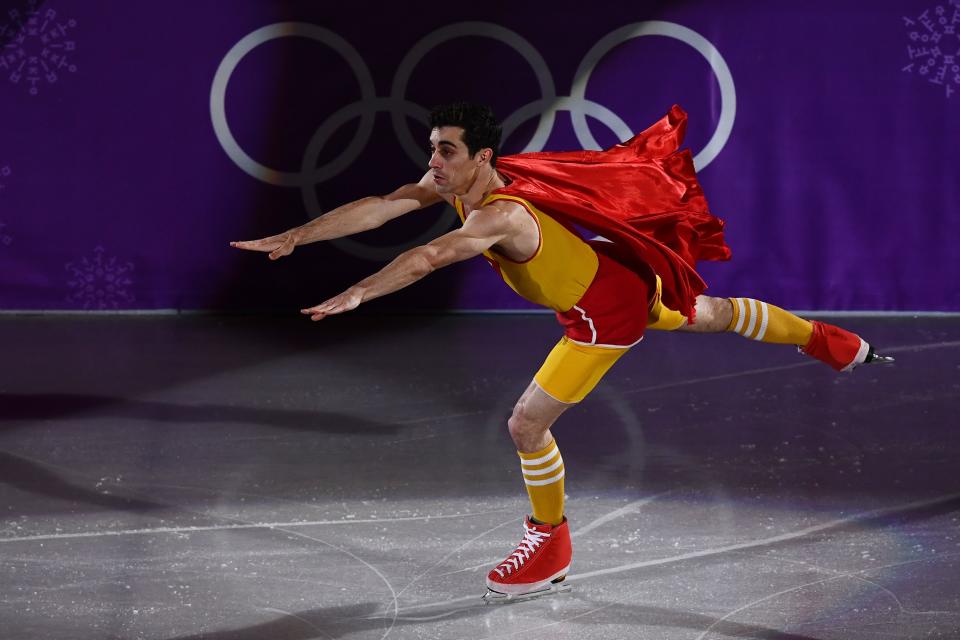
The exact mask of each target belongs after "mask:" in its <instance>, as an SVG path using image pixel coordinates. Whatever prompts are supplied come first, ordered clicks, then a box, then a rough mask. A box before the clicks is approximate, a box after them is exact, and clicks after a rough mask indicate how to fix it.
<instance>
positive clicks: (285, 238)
mask: <svg viewBox="0 0 960 640" xmlns="http://www.w3.org/2000/svg"><path fill="white" fill-rule="evenodd" d="M230 246H231V247H236V248H237V249H246V250H248V251H264V252H266V251H269V252H270V259H271V260H276V259H277V258H282V257H283V256H288V255H290V254H291V253H293V248H294V247H296V246H297V239H296V237H295V236H294V234H293V232H292V231H285V232H284V233H281V234H279V235H276V236H270V237H269V238H260V239H259V240H243V241H240V242H231V243H230Z"/></svg>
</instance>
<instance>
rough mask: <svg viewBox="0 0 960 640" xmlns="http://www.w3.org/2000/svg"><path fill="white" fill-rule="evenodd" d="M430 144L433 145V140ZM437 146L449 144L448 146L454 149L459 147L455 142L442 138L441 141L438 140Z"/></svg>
mask: <svg viewBox="0 0 960 640" xmlns="http://www.w3.org/2000/svg"><path fill="white" fill-rule="evenodd" d="M430 146H433V141H431V142H430ZM436 146H438V147H442V146H448V147H452V148H454V149H456V148H457V145H455V144H454V143H452V142H450V141H449V140H440V141H438V142H437V145H436Z"/></svg>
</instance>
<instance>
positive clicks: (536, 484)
mask: <svg viewBox="0 0 960 640" xmlns="http://www.w3.org/2000/svg"><path fill="white" fill-rule="evenodd" d="M562 479H563V469H561V470H560V473H558V474H557V475H555V476H553V477H552V478H547V479H546V480H527V479H526V478H524V479H523V481H524V482H525V483H526V484H527V486H530V487H542V486H543V485H545V484H553V483H554V482H559V481H560V480H562Z"/></svg>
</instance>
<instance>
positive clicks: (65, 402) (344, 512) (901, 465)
mask: <svg viewBox="0 0 960 640" xmlns="http://www.w3.org/2000/svg"><path fill="white" fill-rule="evenodd" d="M832 321H834V322H836V323H837V324H841V325H842V326H845V327H847V328H849V329H851V330H853V331H856V332H858V333H860V334H861V335H863V336H864V337H865V338H867V339H868V340H870V341H871V342H873V343H875V344H877V345H878V346H879V350H880V351H881V352H882V353H884V354H888V355H892V356H895V357H896V358H897V362H896V364H894V365H889V366H887V365H875V366H872V367H865V368H861V369H860V370H858V371H856V372H854V373H852V374H836V373H834V372H833V371H832V370H830V369H829V368H827V367H826V366H824V365H822V364H820V363H817V362H815V361H813V360H811V359H809V358H806V357H805V356H802V355H800V354H798V353H796V350H795V349H794V348H792V347H777V346H772V345H764V344H758V343H754V342H752V341H749V340H745V339H743V338H740V337H738V336H734V335H718V336H703V335H690V334H666V333H656V332H651V333H649V334H648V336H647V337H646V338H645V340H644V341H643V342H642V343H641V344H640V345H638V346H637V347H635V348H634V349H633V351H632V352H631V353H629V354H628V355H627V356H625V357H624V358H623V359H621V361H620V362H619V363H618V364H617V365H616V366H615V367H614V368H613V370H612V371H611V372H610V374H609V375H608V376H607V377H606V378H605V380H604V381H603V382H602V383H601V385H600V386H599V387H598V389H597V390H596V391H595V392H594V393H593V394H592V395H591V396H590V397H589V398H588V399H587V400H586V401H585V402H584V403H583V404H581V405H580V406H578V407H576V408H574V409H572V410H570V411H568V412H567V413H566V414H565V415H564V416H563V417H561V419H560V421H559V422H558V423H557V425H556V426H555V428H554V434H555V436H556V438H557V441H558V443H559V445H560V447H561V450H562V452H563V457H564V461H565V465H566V473H567V477H566V487H567V494H568V501H567V514H568V516H569V519H570V523H571V531H572V532H573V536H574V537H573V543H574V559H573V566H572V569H571V573H570V576H569V578H568V582H569V583H570V584H571V585H572V588H571V590H570V592H569V593H563V594H557V595H552V596H549V597H545V598H540V599H537V600H532V601H528V602H519V603H511V604H501V605H486V604H484V603H483V602H482V601H481V599H480V596H481V595H482V594H483V593H484V591H485V588H484V577H485V575H486V572H487V571H488V570H489V569H490V568H491V567H492V566H493V565H494V564H496V563H497V562H498V561H500V560H502V559H503V557H504V556H506V555H507V554H508V553H509V552H510V551H512V550H513V548H514V547H515V546H516V544H517V543H518V542H519V540H520V538H521V535H522V529H521V521H522V518H523V516H524V514H525V513H527V511H528V508H529V505H528V501H527V497H526V493H525V491H524V485H523V481H522V478H521V476H520V468H519V464H518V460H517V456H516V454H515V451H514V448H513V446H512V443H511V442H510V439H509V436H508V434H507V430H506V419H507V417H508V416H509V414H510V410H511V408H512V405H513V402H514V401H515V400H516V398H517V397H518V396H519V394H520V393H521V392H522V391H523V389H524V388H525V386H526V385H527V384H528V382H529V380H530V378H531V376H532V375H533V373H534V372H535V371H536V369H537V368H538V367H539V365H540V362H541V361H542V360H543V358H544V357H545V356H546V354H547V352H548V351H549V350H550V348H551V347H552V345H553V343H554V342H555V341H556V340H557V338H558V337H559V330H558V327H557V325H556V323H555V321H554V320H553V318H552V317H550V316H546V315H488V316H469V315H462V316H434V317H431V316H392V317H380V318H378V317H374V316H363V315H358V314H354V315H347V316H343V317H338V318H333V319H330V320H325V321H324V322H322V323H320V324H313V323H310V322H309V321H308V320H306V319H304V318H301V317H298V316H296V314H291V315H290V316H259V317H241V316H233V317H229V316H228V317H215V316H14V315H10V316H2V317H0V357H2V361H3V366H2V368H0V371H2V373H0V505H2V509H3V512H2V515H0V637H2V638H3V639H4V640H20V639H34V638H36V639H44V640H91V639H119V638H122V639H144V640H188V639H189V640H200V639H201V638H203V639H208V640H260V639H270V640H307V639H313V638H317V639H327V638H350V639H355V640H361V639H362V640H367V639H383V638H395V639H398V640H399V639H404V638H423V639H428V638H430V639H433V638H436V639H444V640H447V639H459V638H523V639H524V640H538V639H542V640H561V639H576V640H585V639H590V640H592V639H601V640H606V639H611V640H612V639H618V640H620V639H625V638H650V639H655V640H681V639H682V640H717V639H721V638H764V639H782V640H786V639H793V640H800V639H808V640H812V639H817V640H828V639H829V640H867V639H870V640H876V639H891V638H903V639H908V638H909V639H913V638H954V639H956V638H960V429H958V426H957V425H958V422H960V418H958V413H960V319H958V318H957V317H956V316H954V317H939V318H938V317H926V318H919V319H917V318H910V317H896V318H891V317H884V318H858V317H845V318H839V319H833V320H832Z"/></svg>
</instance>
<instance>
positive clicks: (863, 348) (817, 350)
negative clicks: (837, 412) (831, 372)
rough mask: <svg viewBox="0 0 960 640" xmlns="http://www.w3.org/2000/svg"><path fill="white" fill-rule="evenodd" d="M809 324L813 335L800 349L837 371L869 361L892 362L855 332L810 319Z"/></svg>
mask: <svg viewBox="0 0 960 640" xmlns="http://www.w3.org/2000/svg"><path fill="white" fill-rule="evenodd" d="M810 324H811V325H813V335H812V336H810V341H809V342H807V346H805V347H803V348H802V349H800V351H802V352H803V353H806V354H807V355H809V356H813V357H814V358H816V359H817V360H819V361H821V362H825V363H827V364H828V365H830V366H831V367H833V368H834V369H836V370H837V371H851V370H853V368H854V367H856V366H858V365H861V364H867V363H870V362H893V358H891V357H889V356H881V355H879V354H877V353H876V352H875V351H874V350H873V347H872V346H870V345H869V344H868V343H867V341H866V340H864V339H863V338H861V337H860V336H858V335H857V334H855V333H850V332H849V331H847V330H846V329H841V328H840V327H835V326H833V325H832V324H827V323H826V322H819V321H817V320H811V321H810Z"/></svg>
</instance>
